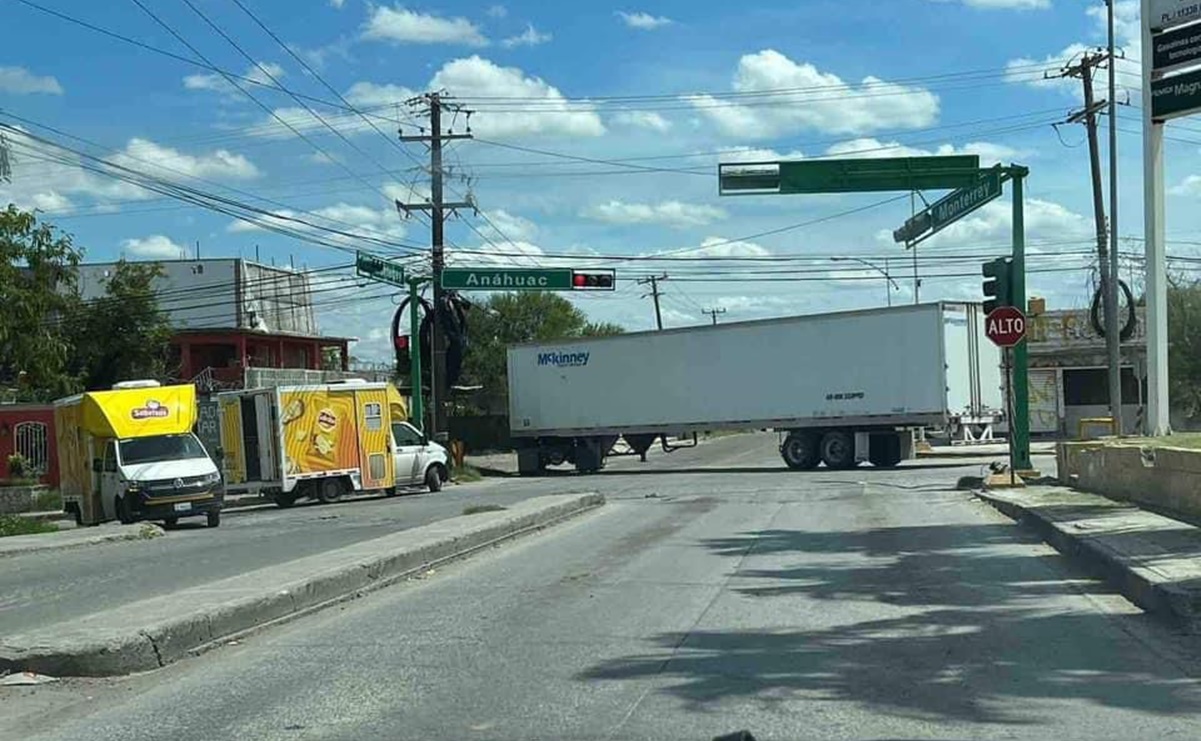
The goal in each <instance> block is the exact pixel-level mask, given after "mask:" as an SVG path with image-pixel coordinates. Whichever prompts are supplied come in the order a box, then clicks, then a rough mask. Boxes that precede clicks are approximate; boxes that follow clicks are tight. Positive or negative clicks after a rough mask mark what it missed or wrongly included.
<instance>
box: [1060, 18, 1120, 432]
mask: <svg viewBox="0 0 1201 741" xmlns="http://www.w3.org/2000/svg"><path fill="white" fill-rule="evenodd" d="M1110 12H1112V8H1111V10H1110ZM1110 60H1112V57H1110V56H1109V55H1108V54H1085V55H1084V56H1083V57H1081V59H1080V62H1079V63H1078V64H1075V65H1072V66H1070V67H1066V68H1065V69H1064V70H1063V74H1064V76H1067V77H1079V78H1080V79H1081V81H1082V82H1083V83H1084V108H1083V109H1082V110H1080V111H1077V112H1075V113H1073V114H1072V115H1071V116H1069V117H1068V119H1067V120H1068V122H1069V123H1081V122H1083V123H1084V126H1085V128H1086V130H1087V131H1088V155H1089V165H1090V168H1091V171H1092V181H1093V216H1094V218H1095V220H1096V224H1097V259H1098V261H1099V264H1100V268H1101V305H1102V307H1104V314H1105V321H1104V322H1103V324H1104V325H1105V347H1106V351H1107V353H1106V354H1107V355H1108V357H1109V413H1110V416H1112V417H1113V420H1114V426H1115V427H1116V428H1117V433H1118V434H1119V435H1120V434H1121V432H1122V429H1123V427H1122V356H1121V336H1120V335H1121V328H1120V327H1119V326H1118V305H1117V290H1116V289H1117V284H1118V273H1117V270H1116V269H1115V268H1114V267H1113V262H1115V261H1116V260H1115V258H1116V257H1117V244H1116V242H1115V243H1114V244H1110V243H1109V230H1108V226H1107V225H1106V223H1105V196H1104V195H1103V192H1102V187H1101V145H1100V143H1099V142H1098V138H1097V114H1098V113H1099V112H1100V111H1102V110H1105V108H1106V107H1107V106H1110V105H1111V103H1112V100H1110V101H1104V100H1102V101H1099V102H1098V101H1096V100H1094V97H1095V96H1094V94H1093V71H1094V69H1095V68H1096V67H1099V66H1100V65H1102V64H1104V63H1105V62H1106V61H1110ZM1112 67H1113V63H1112V61H1110V70H1111V74H1110V81H1111V82H1112V80H1113V74H1112ZM1111 95H1112V93H1111ZM1111 123H1112V113H1111ZM1111 145H1112V141H1111ZM1112 156H1113V155H1112V152H1111V154H1110V157H1111V158H1112ZM1111 165H1112V163H1111ZM1111 177H1112V175H1111ZM1110 187H1111V196H1112V187H1113V183H1110ZM1115 236H1116V235H1115Z"/></svg>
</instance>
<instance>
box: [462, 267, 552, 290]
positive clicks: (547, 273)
mask: <svg viewBox="0 0 1201 741" xmlns="http://www.w3.org/2000/svg"><path fill="white" fill-rule="evenodd" d="M571 275H572V271H571V270H570V269H561V268H547V269H537V268H535V269H520V268H492V269H488V268H446V269H444V270H443V271H442V287H443V288H447V289H451V290H460V291H472V290H474V291H570V290H571V288H572V285H571Z"/></svg>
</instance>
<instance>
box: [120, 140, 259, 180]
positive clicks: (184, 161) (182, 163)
mask: <svg viewBox="0 0 1201 741" xmlns="http://www.w3.org/2000/svg"><path fill="white" fill-rule="evenodd" d="M112 160H113V162H115V163H117V164H120V165H124V166H128V167H130V168H136V169H140V170H143V171H144V170H146V169H147V168H151V169H155V168H157V169H162V170H164V172H163V173H162V174H163V175H165V176H167V177H171V176H174V177H178V176H180V175H184V176H187V177H193V178H205V179H211V178H229V179H234V180H248V179H250V178H255V177H258V175H259V169H258V168H257V167H255V165H254V163H253V162H251V161H250V160H248V159H246V157H245V156H243V155H240V154H234V153H232V152H230V151H228V150H226V149H218V150H216V151H214V152H210V153H208V154H202V155H191V154H184V153H183V152H180V151H179V150H177V149H172V148H171V147H165V146H163V145H161V144H155V143H154V142H152V141H150V140H148V139H137V138H135V139H130V141H129V144H127V145H126V146H125V149H123V150H122V151H121V153H120V154H118V155H116V156H114V157H113V158H112Z"/></svg>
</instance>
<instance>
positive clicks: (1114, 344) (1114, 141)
mask: <svg viewBox="0 0 1201 741" xmlns="http://www.w3.org/2000/svg"><path fill="white" fill-rule="evenodd" d="M1114 1H1115V0H1108V2H1107V3H1106V4H1107V5H1108V6H1109V281H1108V282H1107V283H1106V284H1105V290H1106V292H1107V294H1108V297H1107V298H1108V300H1107V301H1106V302H1105V343H1106V345H1105V350H1106V353H1107V354H1108V355H1109V368H1110V370H1109V373H1110V379H1109V400H1110V406H1112V407H1113V411H1112V414H1113V419H1114V423H1115V425H1116V427H1117V428H1118V435H1119V436H1120V435H1121V434H1122V432H1123V430H1124V429H1125V425H1123V423H1122V339H1121V330H1120V328H1119V327H1118V278H1119V271H1120V270H1121V266H1120V264H1119V262H1118V107H1117V106H1118V101H1117V89H1118V88H1117V82H1116V79H1117V76H1118V60H1117V58H1116V56H1115V53H1114V49H1115V44H1114V7H1113V6H1114ZM1147 48H1148V49H1149V48H1150V47H1147ZM1145 89H1147V88H1144V90H1145Z"/></svg>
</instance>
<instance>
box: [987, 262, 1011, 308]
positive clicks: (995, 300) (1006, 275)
mask: <svg viewBox="0 0 1201 741" xmlns="http://www.w3.org/2000/svg"><path fill="white" fill-rule="evenodd" d="M981 273H983V274H984V296H985V298H984V313H985V315H988V314H991V313H992V311H993V309H996V308H997V307H1000V306H1013V259H1012V258H1009V257H998V258H997V259H995V260H991V261H989V262H986V263H984V267H983V268H982V269H981Z"/></svg>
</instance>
